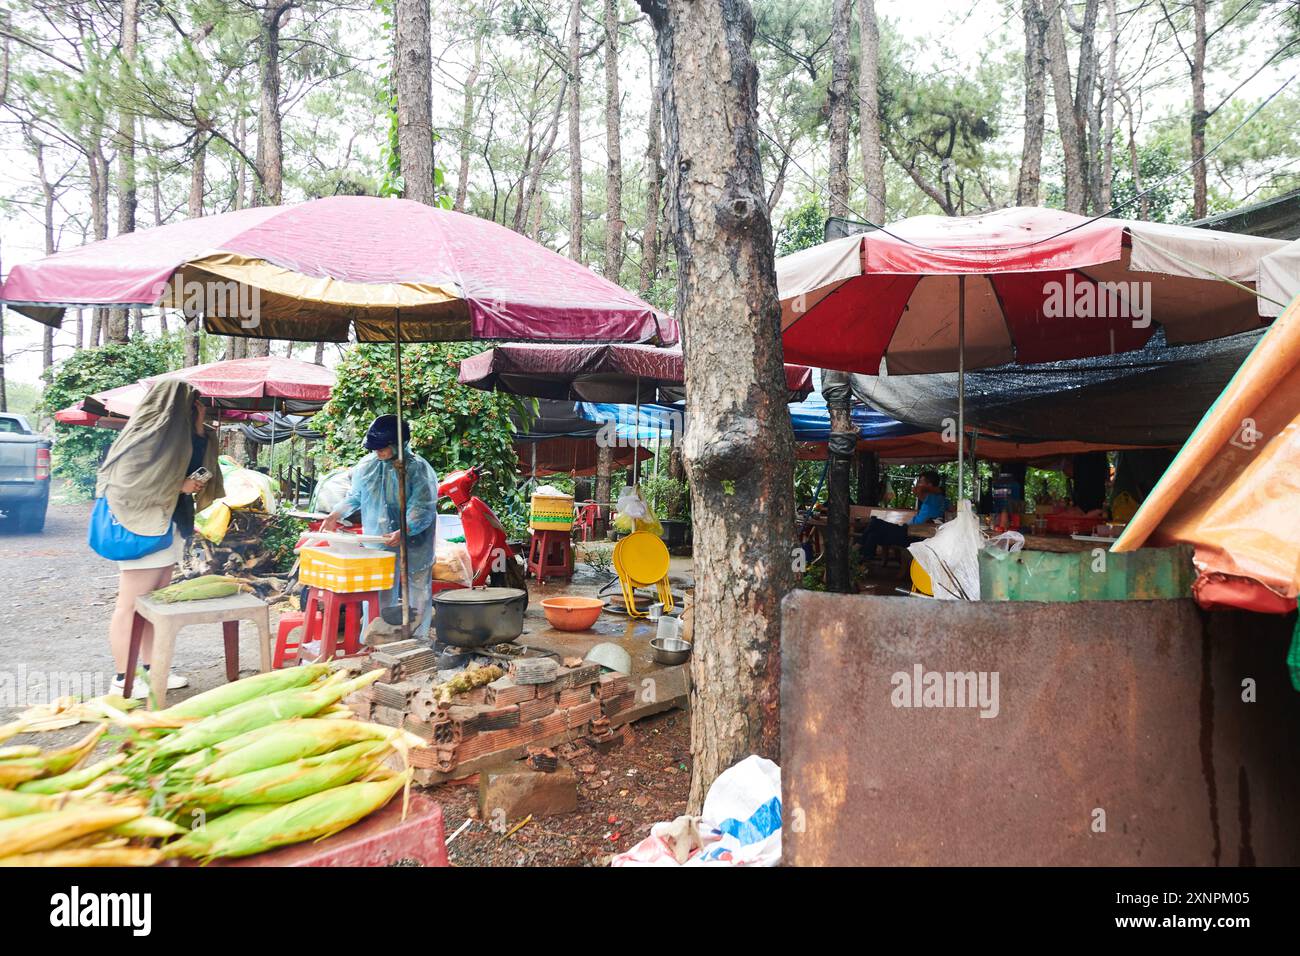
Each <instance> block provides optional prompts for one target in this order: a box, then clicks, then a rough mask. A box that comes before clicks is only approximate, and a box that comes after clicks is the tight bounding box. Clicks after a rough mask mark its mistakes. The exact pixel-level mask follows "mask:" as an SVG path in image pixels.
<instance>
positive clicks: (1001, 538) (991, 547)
mask: <svg viewBox="0 0 1300 956" xmlns="http://www.w3.org/2000/svg"><path fill="white" fill-rule="evenodd" d="M984 547H985V549H986V550H988V551H999V552H1001V553H1003V554H1015V553H1016V552H1017V551H1022V550H1024V547H1025V536H1024V535H1023V534H1021V533H1020V532H1019V531H1004V532H1002V533H1001V534H1000V535H998V536H997V537H994V538H989V540H988V544H986V545H984Z"/></svg>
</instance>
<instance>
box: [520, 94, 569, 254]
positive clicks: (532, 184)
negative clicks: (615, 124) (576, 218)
mask: <svg viewBox="0 0 1300 956" xmlns="http://www.w3.org/2000/svg"><path fill="white" fill-rule="evenodd" d="M568 91H569V78H568V77H567V76H565V78H564V79H562V80H561V81H560V89H559V92H557V93H556V96H555V110H554V111H553V112H552V113H551V121H550V123H549V124H548V126H547V129H546V143H545V145H544V146H543V147H542V150H541V153H540V154H539V155H538V157H537V161H536V162H535V163H533V168H532V169H531V170H530V171H529V173H528V189H527V193H526V195H527V196H528V217H527V220H526V222H525V225H524V230H525V235H527V236H528V237H529V238H530V239H536V238H537V237H538V236H540V235H541V232H542V188H541V186H542V176H543V175H544V174H545V173H546V166H547V164H548V163H550V161H551V156H552V155H553V154H554V152H555V137H556V136H557V135H559V132H560V114H561V113H562V112H564V104H565V102H566V99H565V97H566V96H567V95H568Z"/></svg>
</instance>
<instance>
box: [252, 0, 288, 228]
mask: <svg viewBox="0 0 1300 956" xmlns="http://www.w3.org/2000/svg"><path fill="white" fill-rule="evenodd" d="M296 6H298V0H273V2H272V3H271V5H270V6H268V7H266V8H265V9H264V10H263V11H262V20H261V31H262V38H261V40H262V42H261V47H262V48H261V51H260V54H261V64H260V66H261V86H260V95H259V98H258V109H257V173H258V182H257V184H256V186H255V188H254V190H253V205H255V206H278V205H280V200H281V194H282V191H283V188H284V144H283V139H282V138H281V132H280V24H281V21H282V20H283V18H284V16H285V14H287V13H288V12H289V11H290V10H291V9H292V8H293V7H296Z"/></svg>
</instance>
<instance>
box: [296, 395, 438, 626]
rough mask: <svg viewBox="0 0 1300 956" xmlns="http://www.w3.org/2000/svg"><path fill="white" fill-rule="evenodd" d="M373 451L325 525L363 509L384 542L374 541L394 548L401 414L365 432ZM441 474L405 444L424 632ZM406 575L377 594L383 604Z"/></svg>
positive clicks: (396, 597)
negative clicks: (399, 419) (398, 423)
mask: <svg viewBox="0 0 1300 956" xmlns="http://www.w3.org/2000/svg"><path fill="white" fill-rule="evenodd" d="M410 439H411V426H410V425H409V424H408V423H406V422H403V423H402V442H403V444H406V443H407V442H409V441H410ZM365 446H366V448H367V449H368V450H369V451H370V454H368V455H366V457H365V458H362V459H361V460H360V461H359V462H357V464H356V466H355V467H354V468H353V469H352V490H351V491H349V492H348V496H347V497H346V498H344V499H343V500H342V501H341V502H339V504H338V507H336V508H335V509H334V511H333V512H331V513H330V515H329V517H328V518H326V519H325V521H324V523H323V524H322V525H321V527H322V530H325V531H333V530H334V529H335V528H336V527H338V523H339V521H340V520H342V519H343V518H346V517H347V516H348V515H350V514H352V513H353V512H355V511H360V512H361V530H362V531H363V532H365V533H366V534H373V535H382V536H383V538H384V542H383V544H374V545H370V547H374V548H381V549H383V550H385V551H396V550H397V548H398V545H399V543H400V541H401V536H402V531H401V527H402V526H401V508H400V507H399V505H398V498H397V465H396V462H397V416H396V415H380V416H379V417H378V418H376V419H375V420H374V421H373V422H372V423H371V425H370V428H369V430H368V431H367V432H366V440H365ZM437 503H438V475H437V473H436V472H435V471H434V470H433V466H432V465H430V464H429V463H428V462H427V461H425V460H424V459H423V458H421V457H420V456H419V455H417V454H415V452H413V451H411V447H410V445H409V444H407V445H406V561H407V565H408V572H407V573H408V575H409V577H410V580H411V600H410V606H411V622H412V625H413V628H412V634H413V635H414V636H416V637H426V636H428V633H429V624H430V622H431V621H432V619H433V553H434V540H435V537H436V533H437ZM401 593H402V579H401V572H400V568H399V571H398V574H397V580H396V582H395V583H394V584H393V587H392V588H391V589H389V590H388V591H384V592H381V593H380V595H379V606H380V607H381V608H386V607H391V606H393V605H396V604H398V603H400V601H401Z"/></svg>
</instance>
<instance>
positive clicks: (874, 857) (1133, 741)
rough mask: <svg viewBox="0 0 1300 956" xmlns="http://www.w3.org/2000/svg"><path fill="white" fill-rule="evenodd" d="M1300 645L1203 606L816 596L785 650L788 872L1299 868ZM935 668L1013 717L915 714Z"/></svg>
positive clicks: (1263, 621) (1250, 619) (803, 596)
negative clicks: (1297, 670) (1293, 672)
mask: <svg viewBox="0 0 1300 956" xmlns="http://www.w3.org/2000/svg"><path fill="white" fill-rule="evenodd" d="M1294 623H1295V617H1294V615H1291V616H1290V617H1287V618H1274V617H1268V616H1263V615H1251V614H1245V613H1235V612H1234V613H1216V614H1210V615H1206V614H1204V613H1203V612H1201V611H1200V610H1199V609H1198V608H1197V607H1196V606H1195V605H1194V604H1193V603H1192V602H1191V601H1098V602H1086V603H1078V604H1033V603H1018V602H996V603H994V602H989V603H959V602H946V601H927V600H921V599H910V598H904V597H870V596H860V595H853V596H843V595H830V594H818V593H813V592H808V591H797V592H795V593H794V594H792V595H791V596H790V597H789V598H788V599H787V601H786V605H785V610H784V627H783V633H782V678H781V714H782V731H781V766H782V786H783V789H784V794H783V804H784V819H785V833H784V845H785V860H786V862H787V863H792V864H796V865H855V864H864V865H865V864H876V865H880V864H884V865H890V864H918V865H1012V864H1018V865H1035V864H1087V865H1151V866H1157V865H1224V866H1236V865H1249V864H1258V865H1270V864H1290V865H1296V864H1298V863H1300V812H1297V808H1300V694H1298V693H1296V691H1294V690H1293V689H1292V688H1291V686H1290V682H1289V680H1288V677H1287V671H1286V665H1285V655H1286V649H1287V645H1288V642H1289V639H1290V633H1291V628H1292V627H1293V626H1294ZM918 664H920V665H921V666H922V668H923V671H925V672H948V671H951V672H956V673H964V672H972V671H974V672H981V671H982V672H985V674H986V678H985V684H984V687H985V690H986V691H987V692H989V694H988V696H989V697H991V696H992V695H991V691H992V687H993V684H992V675H993V674H995V673H996V675H997V702H996V705H997V716H993V717H981V716H980V715H979V713H980V711H979V708H978V706H967V707H949V706H945V707H927V706H917V707H910V708H909V707H903V706H896V704H901V703H904V702H905V701H904V699H903V697H902V693H903V682H902V681H901V680H900V679H895V678H894V675H896V674H899V673H905V674H907V675H908V676H909V681H908V683H909V684H910V683H911V680H910V679H911V678H912V677H913V676H914V675H915V666H916V665H918ZM930 680H933V678H931V679H930ZM1244 680H1251V681H1253V682H1254V693H1255V702H1254V703H1248V702H1245V701H1243V699H1242V696H1243V686H1242V682H1243V681H1244ZM924 685H925V678H923V680H922V688H924ZM952 686H953V690H954V691H955V690H956V689H957V684H956V683H954V684H953V685H952ZM916 702H917V703H922V704H923V703H925V700H924V698H920V699H918V700H917V701H916ZM949 702H951V703H957V700H956V698H955V695H954V696H953V697H952V698H951V699H950V701H949ZM986 709H987V710H989V711H991V710H992V709H993V708H992V707H987V708H986ZM1102 813H1104V819H1103V817H1102ZM1103 823H1104V831H1102V830H1100V829H1099V828H1100V826H1101V825H1102V824H1103Z"/></svg>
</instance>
